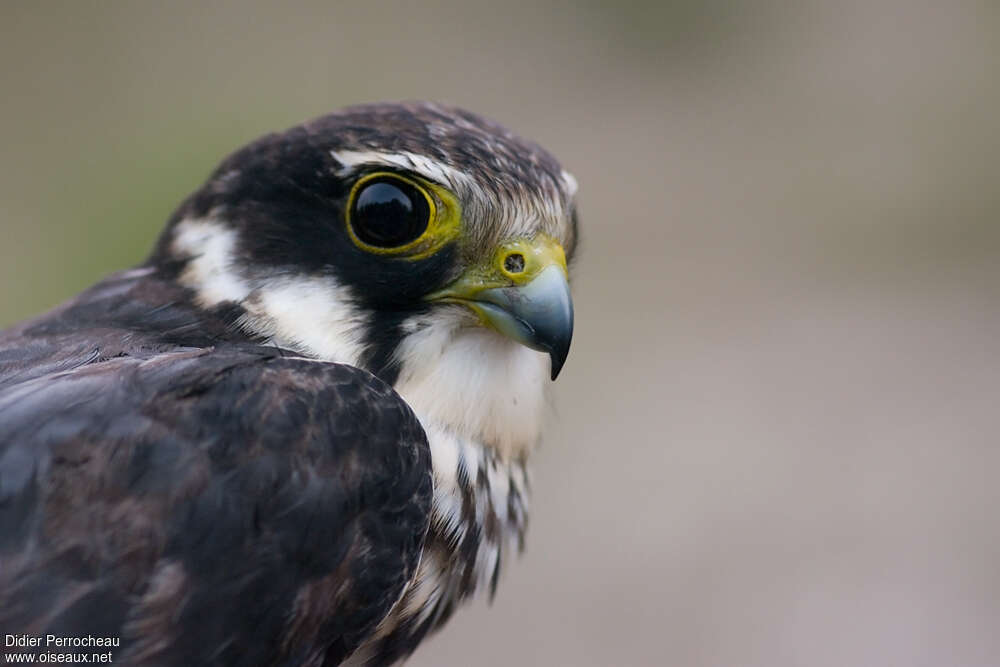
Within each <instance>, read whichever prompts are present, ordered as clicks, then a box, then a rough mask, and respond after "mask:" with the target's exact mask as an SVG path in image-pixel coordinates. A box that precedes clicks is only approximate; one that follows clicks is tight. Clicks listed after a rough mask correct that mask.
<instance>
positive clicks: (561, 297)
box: [476, 265, 573, 380]
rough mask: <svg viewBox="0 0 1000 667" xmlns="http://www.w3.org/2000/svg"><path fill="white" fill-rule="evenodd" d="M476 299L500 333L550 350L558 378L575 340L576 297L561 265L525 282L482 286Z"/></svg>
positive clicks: (554, 371)
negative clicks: (521, 283) (571, 292)
mask: <svg viewBox="0 0 1000 667" xmlns="http://www.w3.org/2000/svg"><path fill="white" fill-rule="evenodd" d="M476 303H477V305H478V306H479V307H480V308H481V309H482V313H483V315H484V316H485V317H486V318H487V319H489V321H490V324H492V325H493V326H494V327H495V328H496V329H497V330H498V331H499V332H500V333H502V334H504V335H506V336H509V337H510V338H513V339H514V340H516V341H517V342H519V343H521V344H523V345H526V346H527V347H530V348H532V349H534V350H538V351H540V352H548V353H549V358H550V359H551V361H552V379H553V380H555V379H556V377H557V376H558V375H559V371H560V370H562V367H563V364H564V363H566V357H567V356H568V355H569V345H570V342H571V341H572V340H573V300H572V297H571V296H570V291H569V283H568V282H567V281H566V276H565V274H564V273H563V270H562V269H561V268H560V267H559V266H556V265H552V266H549V267H548V268H546V269H544V270H543V271H542V272H541V273H539V274H538V275H537V276H536V277H535V279H534V280H532V281H531V282H530V283H528V284H526V285H521V286H517V287H496V288H493V289H487V290H483V291H482V292H480V293H479V294H477V295H476Z"/></svg>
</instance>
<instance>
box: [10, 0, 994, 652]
mask: <svg viewBox="0 0 1000 667" xmlns="http://www.w3.org/2000/svg"><path fill="white" fill-rule="evenodd" d="M998 68H1000V4H997V3H995V2H991V1H989V0H985V1H983V2H960V1H956V2H905V1H903V0H853V1H846V2H836V3H833V2H779V1H773V0H772V1H769V2H767V1H757V2H750V1H744V2H735V1H732V2H727V1H724V0H705V1H698V0H683V1H674V2H671V1H665V2H638V3H611V2H607V3H601V2H596V1H591V2H524V3H519V4H517V3H507V2H503V3H501V2H488V3H471V2H461V3H458V2H456V3H419V4H417V3H398V4H383V3H374V2H372V3H350V4H348V3H330V2H315V3H280V4H279V3H259V4H253V3H247V2H240V3H235V2H234V3H226V2H213V3H183V2H175V3H158V4H154V3H147V2H142V3H138V2H135V3H112V2H101V3H97V2H67V3H65V4H54V3H49V2H11V1H10V0H8V1H6V2H3V3H2V4H0V90H2V96H3V102H2V103H0V132H2V142H3V150H2V153H0V284H2V289H0V326H6V325H9V324H11V323H13V322H15V321H17V320H18V319H20V318H24V317H27V316H29V315H32V314H35V313H39V312H41V311H43V310H45V309H47V308H49V307H50V306H52V305H54V304H56V303H58V302H60V301H62V300H63V299H65V298H66V297H68V296H70V295H72V294H74V293H76V292H77V291H79V290H80V289H82V288H83V287H85V286H87V285H89V284H90V283H92V282H94V281H96V280H97V279H98V278H100V277H101V276H103V275H105V274H107V273H109V272H111V271H114V270H117V269H120V268H123V267H128V266H130V265H133V264H135V263H137V262H139V261H141V260H142V259H143V257H144V256H145V254H146V252H147V251H148V249H149V248H150V246H151V244H152V242H153V239H154V237H155V236H156V234H157V232H158V230H159V228H160V226H161V224H162V223H163V222H164V221H165V219H166V218H167V216H168V215H169V213H170V212H171V210H172V208H173V207H174V206H175V205H176V204H177V203H178V202H179V201H180V200H181V198H182V197H184V196H185V195H186V194H188V193H189V192H190V191H191V190H193V189H194V188H196V187H197V186H198V185H199V184H200V183H201V181H202V180H203V179H204V177H205V176H206V175H207V174H208V172H209V171H210V170H211V169H212V168H213V167H214V165H215V164H216V163H217V162H218V161H219V160H220V159H221V158H222V157H223V156H224V155H225V154H226V153H228V152H229V151H231V150H233V149H235V148H236V147H238V146H239V145H241V144H243V143H244V142H246V141H248V140H250V139H253V138H254V137H256V136H258V135H260V134H262V133H264V132H267V131H271V130H276V129H283V128H285V127H288V126H290V125H293V124H296V123H298V122H300V121H302V120H304V119H306V118H309V117H312V116H316V115H320V114H322V113H325V112H327V111H330V110H332V109H335V108H337V107H340V106H342V105H346V104H352V103H357V102H366V101H375V100H383V99H414V98H419V99H423V98H428V99H434V100H441V101H446V102H451V103H455V104H459V105H462V106H466V107H468V108H470V109H473V110H476V111H479V112H481V113H484V114H486V115H489V116H491V117H493V118H495V119H497V120H499V121H501V122H502V123H504V124H506V125H508V126H509V127H511V128H513V129H515V130H516V131H517V132H519V133H520V134H522V135H525V136H528V137H530V138H533V139H535V140H537V141H538V142H540V143H541V144H543V145H544V146H546V147H547V148H549V149H550V150H551V151H552V152H553V153H555V154H556V155H557V156H559V158H560V159H561V160H562V161H563V163H564V164H565V165H566V166H567V168H568V169H569V170H570V171H572V172H573V173H574V174H575V175H576V176H577V178H578V180H579V182H580V200H581V206H580V208H581V217H582V224H583V225H584V234H585V236H584V243H583V247H582V253H581V256H580V260H579V263H578V265H577V267H576V273H575V285H574V290H575V297H576V301H577V318H578V319H577V334H576V340H575V341H574V348H573V352H572V354H571V355H570V359H569V362H568V364H567V366H566V368H565V370H564V372H563V375H561V376H560V378H559V382H558V383H557V384H556V386H555V394H556V398H555V402H556V408H557V409H556V413H557V414H556V416H555V418H554V419H553V420H552V424H551V427H550V428H549V430H548V436H547V438H546V441H545V444H544V447H543V448H542V449H541V451H539V452H538V454H537V455H536V457H535V460H536V465H535V484H534V487H535V494H534V498H533V515H532V527H531V531H530V535H529V542H528V549H527V552H526V555H525V557H524V558H522V559H520V561H519V562H517V563H516V564H514V565H512V566H510V567H508V569H507V571H506V574H505V581H504V583H503V585H501V587H500V589H499V593H498V595H497V598H496V600H495V602H494V603H493V604H492V605H491V606H488V605H487V604H486V603H485V602H480V603H478V604H476V605H474V606H473V608H472V609H470V610H467V611H466V612H465V613H462V614H459V615H458V616H457V617H456V618H455V620H453V621H452V622H451V623H450V624H449V625H448V626H447V628H446V629H445V630H444V631H443V632H442V633H441V634H440V635H438V636H436V637H435V638H434V639H433V640H432V641H431V642H429V643H427V644H425V645H424V646H423V647H422V648H421V649H420V650H418V652H417V653H416V654H415V656H414V657H413V659H412V660H411V661H410V663H409V664H410V665H414V666H418V667H427V666H431V665H470V664H474V665H504V666H509V665H512V664H514V665H575V666H576V665H578V666H591V665H593V666H597V665H602V666H603V665H612V664H614V665H678V666H688V665H691V666H700V665H712V666H714V665H724V666H729V665H734V666H740V667H745V666H758V665H759V666H761V667H775V666H785V665H789V666H791V665H806V666H810V667H811V666H830V667H834V666H836V667H841V666H844V665H852V666H854V665H872V666H879V667H884V666H888V665H906V666H911V665H928V666H930V665H935V666H937V665H951V666H966V665H968V666H972V665H983V666H986V665H998V664H1000V522H998V520H997V517H996V514H997V509H996V508H997V505H998V504H1000V485H998V484H997V483H996V479H995V478H996V475H997V471H998V469H1000V447H998V442H997V434H998V431H1000V354H998V351H1000V182H998V180H1000V179H998V170H1000V109H998V106H1000V77H998Z"/></svg>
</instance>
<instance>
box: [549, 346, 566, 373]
mask: <svg viewBox="0 0 1000 667" xmlns="http://www.w3.org/2000/svg"><path fill="white" fill-rule="evenodd" d="M548 352H549V362H550V366H551V367H552V380H553V381H555V379H556V378H557V377H559V372H560V371H561V370H562V368H563V364H565V363H566V357H567V356H569V341H568V340H567V341H566V343H565V344H564V345H559V346H557V347H552V348H549V350H548Z"/></svg>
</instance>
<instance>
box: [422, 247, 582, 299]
mask: <svg viewBox="0 0 1000 667" xmlns="http://www.w3.org/2000/svg"><path fill="white" fill-rule="evenodd" d="M512 255H521V257H522V258H523V267H522V268H521V270H519V271H511V270H509V269H508V267H507V260H508V258H510V257H511V256H512ZM553 264H554V265H556V266H558V267H559V268H560V270H561V271H562V272H563V275H564V276H566V278H567V279H569V271H568V270H567V268H566V253H565V251H564V250H563V247H562V245H560V244H559V242H558V241H556V240H555V239H554V238H552V237H551V236H548V235H545V234H537V235H535V236H534V237H532V238H520V239H512V240H510V241H507V242H505V243H503V244H501V245H500V247H498V248H497V250H496V252H494V253H493V254H492V255H491V256H490V258H489V260H487V261H486V262H483V263H482V264H476V265H473V266H471V267H469V268H468V269H467V270H466V271H465V273H463V274H462V275H461V276H460V277H459V278H458V280H456V281H455V282H453V283H451V284H450V285H448V286H447V287H445V288H444V289H442V290H439V291H437V292H434V293H432V294H429V295H427V297H425V298H426V299H427V300H429V301H463V302H464V301H468V300H470V299H475V297H476V295H477V294H479V293H480V292H482V291H484V290H488V289H493V288H495V287H510V286H513V285H517V286H521V285H527V284H528V283H530V282H531V281H532V280H534V279H535V278H536V277H537V276H538V274H539V273H541V272H542V271H544V270H545V269H547V268H548V267H550V266H552V265H553Z"/></svg>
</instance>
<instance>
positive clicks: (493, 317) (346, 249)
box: [155, 104, 577, 454]
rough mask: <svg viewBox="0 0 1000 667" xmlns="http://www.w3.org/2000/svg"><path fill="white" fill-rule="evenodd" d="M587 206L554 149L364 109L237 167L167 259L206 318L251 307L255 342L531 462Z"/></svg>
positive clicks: (434, 117) (563, 331)
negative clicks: (351, 377)
mask: <svg viewBox="0 0 1000 667" xmlns="http://www.w3.org/2000/svg"><path fill="white" fill-rule="evenodd" d="M575 190H576V182H575V180H574V179H573V177H572V176H571V175H570V174H569V173H568V172H566V171H564V170H563V169H562V168H561V167H560V166H559V163H558V162H556V160H555V159H554V158H553V157H552V156H551V155H549V153H547V152H546V151H545V150H544V149H542V148H541V147H539V146H538V145H536V144H534V143H531V142H528V141H525V140H523V139H520V138H518V137H516V136H515V135H514V134H512V133H511V132H509V131H508V130H506V129H504V128H502V127H500V126H499V125H496V124H495V123H492V122H490V121H488V120H486V119H484V118H482V117H480V116H477V115H474V114H471V113H469V112H466V111H462V110H459V109H454V108H448V107H443V106H439V105H433V104H406V105H396V104H383V105H371V106H360V107H354V108H350V109H347V110H345V111H342V112H340V113H336V114H332V115H328V116H324V117H322V118H319V119H316V120H314V121H312V122H309V123H305V124H304V125H301V126H299V127H296V128H293V129H291V130H289V131H287V132H284V133H281V134H273V135H269V136H266V137H264V138H262V139H260V140H258V141H256V142H254V143H252V144H250V145H249V146H247V147H245V148H243V149H242V150H240V151H238V152H236V153H235V154H234V155H232V156H231V157H230V158H229V159H227V160H226V161H225V162H223V163H222V165H221V166H220V167H219V168H218V169H217V171H216V172H215V173H214V174H213V175H212V177H211V178H210V179H209V181H208V183H206V185H205V186H204V187H203V188H202V189H201V190H199V191H198V192H197V193H195V194H194V195H193V196H192V197H190V198H189V199H188V201H187V202H186V203H185V204H184V205H183V206H182V207H181V209H180V210H179V211H178V212H177V213H176V214H175V215H174V217H173V220H172V221H171V224H170V225H169V226H168V228H167V230H166V231H165V233H164V235H163V237H162V239H161V241H160V244H159V248H158V250H157V253H156V258H155V259H156V261H157V262H159V263H165V262H169V261H177V262H180V263H181V264H182V265H183V269H182V271H181V273H180V276H179V278H178V280H179V281H180V282H181V283H182V284H184V285H186V286H188V287H190V288H192V289H193V290H194V291H195V293H196V295H197V299H198V302H199V303H200V304H201V305H202V306H205V307H215V306H219V305H226V306H227V307H229V306H232V305H236V306H238V307H239V309H240V310H241V314H240V318H239V322H238V325H239V326H240V327H242V328H243V329H244V330H245V331H246V332H247V333H251V334H254V335H257V336H261V337H263V338H265V339H266V340H267V341H269V342H271V343H273V344H276V345H280V346H283V347H286V348H289V349H292V350H295V351H298V352H300V353H301V354H303V355H305V356H309V357H314V358H318V359H325V360H329V361H338V362H342V363H348V364H352V365H356V366H359V367H362V368H365V369H367V370H369V371H371V372H372V373H374V374H375V375H377V376H379V377H380V378H382V379H383V380H385V381H386V382H388V383H390V384H394V385H396V386H397V388H398V389H399V390H400V391H401V393H402V394H403V396H404V397H406V398H408V399H409V400H411V404H412V403H416V405H415V407H420V408H423V409H425V410H428V411H430V412H434V413H444V414H442V418H443V419H444V420H446V421H449V422H451V423H452V424H453V425H455V426H457V427H459V429H460V430H461V431H462V432H463V433H468V434H469V435H482V436H484V439H485V440H486V441H488V442H489V444H490V445H492V446H496V447H498V448H499V449H500V450H501V451H503V452H504V453H506V454H510V453H522V452H524V451H526V449H527V448H529V447H530V445H531V444H533V440H534V438H536V437H537V434H538V424H539V420H540V417H541V415H540V412H539V411H540V410H541V409H542V403H541V401H540V400H538V397H539V396H540V394H541V392H542V390H543V386H544V383H543V381H542V375H543V374H546V373H547V374H549V375H550V376H551V378H552V379H555V378H556V376H557V375H558V374H559V372H560V370H561V369H562V366H563V363H564V362H565V360H566V356H567V354H568V352H569V346H570V339H571V337H572V333H573V306H572V302H571V300H570V291H569V285H568V272H567V260H568V259H570V258H572V254H573V250H574V248H575V245H576V240H577V231H576V212H575V207H574V200H573V198H574V195H575ZM538 351H540V352H542V354H538V353H537V352H538ZM545 357H548V362H549V367H548V368H547V369H546V368H545ZM515 402H516V403H517V404H518V405H517V406H516V409H515V408H512V407H511V406H512V404H513V403H515ZM476 408H479V409H478V410H477V409H476ZM476 412H479V413H480V414H475V413H476ZM491 420H493V421H495V422H496V423H491Z"/></svg>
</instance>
